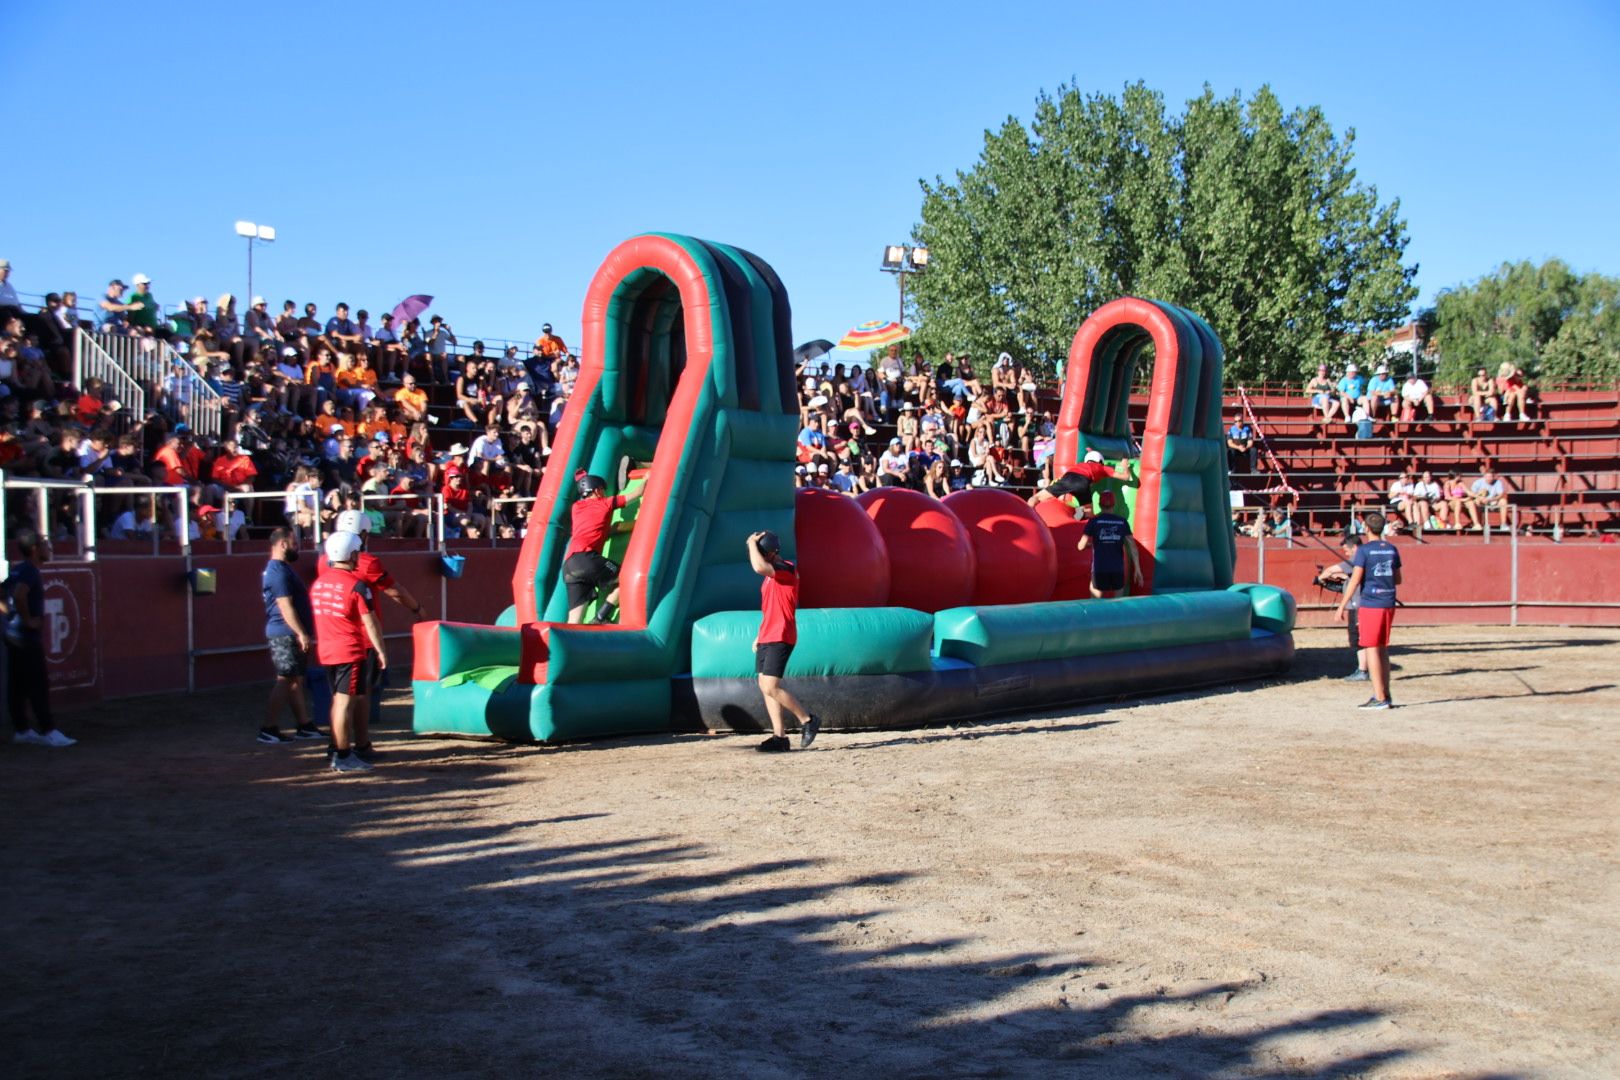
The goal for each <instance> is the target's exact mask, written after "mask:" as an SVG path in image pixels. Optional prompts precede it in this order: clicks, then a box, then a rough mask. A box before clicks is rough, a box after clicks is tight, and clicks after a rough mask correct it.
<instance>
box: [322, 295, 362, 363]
mask: <svg viewBox="0 0 1620 1080" xmlns="http://www.w3.org/2000/svg"><path fill="white" fill-rule="evenodd" d="M326 340H327V341H329V342H331V343H332V348H334V349H340V350H342V351H343V352H349V353H354V354H356V355H357V356H364V355H365V340H364V338H362V337H361V335H360V327H359V325H358V324H357V323H356V322H355V321H354V320H353V319H351V318H349V305H348V304H344V303H339V304H338V306H337V314H336V315H333V316H332V317H331V318H330V319H327V320H326Z"/></svg>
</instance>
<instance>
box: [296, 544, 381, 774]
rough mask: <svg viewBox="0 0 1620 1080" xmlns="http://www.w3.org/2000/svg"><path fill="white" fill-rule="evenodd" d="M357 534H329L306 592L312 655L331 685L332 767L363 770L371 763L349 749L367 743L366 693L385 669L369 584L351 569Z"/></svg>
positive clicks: (355, 770) (378, 624)
mask: <svg viewBox="0 0 1620 1080" xmlns="http://www.w3.org/2000/svg"><path fill="white" fill-rule="evenodd" d="M359 552H360V537H358V536H356V535H355V534H354V533H347V532H339V533H333V534H332V535H331V536H329V537H327V540H326V558H327V561H328V563H329V565H328V567H327V569H326V571H325V573H323V574H321V575H320V577H318V578H316V579H315V587H314V588H313V589H311V590H310V594H309V599H310V606H311V608H312V609H313V611H314V616H315V640H316V646H315V650H316V655H317V656H318V657H319V658H320V661H321V664H322V665H324V666H325V668H326V679H327V682H328V684H329V685H330V686H331V688H332V720H331V729H332V730H331V734H332V766H331V767H332V771H333V772H339V773H367V772H370V771H371V763H370V762H369V761H367V760H366V759H365V758H364V757H363V756H361V755H360V754H357V753H355V752H354V751H355V747H356V746H357V745H366V746H369V745H370V743H371V723H370V717H369V715H368V705H367V700H366V699H367V697H368V696H369V695H370V694H371V690H372V687H374V686H375V685H376V684H377V682H378V681H379V680H380V679H381V677H382V673H383V672H384V671H386V670H387V668H388V651H387V648H386V647H385V646H384V644H383V634H382V624H381V623H380V622H378V621H377V603H376V599H375V598H374V597H373V596H372V593H371V587H370V586H369V585H367V584H366V583H365V582H364V581H363V580H361V578H360V577H359V575H358V574H356V573H355V571H354V558H355V556H356V555H357V554H359Z"/></svg>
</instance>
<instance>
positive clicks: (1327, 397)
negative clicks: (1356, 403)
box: [1305, 364, 1339, 424]
mask: <svg viewBox="0 0 1620 1080" xmlns="http://www.w3.org/2000/svg"><path fill="white" fill-rule="evenodd" d="M1333 391H1334V387H1333V380H1332V379H1331V378H1330V377H1329V376H1328V369H1327V365H1326V364H1318V365H1316V374H1315V375H1314V376H1312V378H1311V379H1310V381H1309V382H1307V383H1306V384H1305V396H1306V397H1308V398H1310V399H1311V408H1312V409H1313V410H1314V411H1315V412H1316V413H1317V414H1318V415H1319V416H1320V418H1321V420H1322V423H1324V424H1326V423H1328V422H1330V421H1331V420H1332V419H1333V416H1334V414H1335V413H1337V412H1338V411H1339V398H1338V395H1336V394H1335V393H1334V392H1333Z"/></svg>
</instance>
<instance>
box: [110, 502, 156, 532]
mask: <svg viewBox="0 0 1620 1080" xmlns="http://www.w3.org/2000/svg"><path fill="white" fill-rule="evenodd" d="M156 528H157V525H156V523H155V522H154V521H153V515H152V497H151V496H150V495H137V496H136V497H135V504H134V505H133V506H131V507H130V508H129V509H128V510H125V511H124V512H123V513H122V514H119V515H118V517H116V518H114V519H113V523H112V528H111V529H109V530H108V531H107V535H108V536H109V537H111V538H112V539H114V540H147V539H150V538H151V536H152V535H153V533H154V531H155V530H156Z"/></svg>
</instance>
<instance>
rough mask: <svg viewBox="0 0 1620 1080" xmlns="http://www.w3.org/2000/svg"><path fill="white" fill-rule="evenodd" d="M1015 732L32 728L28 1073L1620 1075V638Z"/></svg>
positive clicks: (233, 719) (14, 905)
mask: <svg viewBox="0 0 1620 1080" xmlns="http://www.w3.org/2000/svg"><path fill="white" fill-rule="evenodd" d="M1399 638H1400V640H1401V642H1402V645H1401V646H1400V647H1398V649H1397V655H1396V660H1397V662H1398V663H1399V664H1401V665H1402V670H1401V671H1400V672H1398V675H1397V678H1398V681H1397V683H1396V698H1397V701H1398V702H1399V703H1400V704H1401V706H1402V707H1401V708H1399V709H1397V710H1396V711H1394V712H1391V713H1385V714H1367V713H1360V712H1357V711H1356V710H1355V709H1354V708H1353V706H1354V705H1355V704H1357V703H1358V702H1360V701H1361V700H1363V699H1364V698H1365V697H1366V696H1367V692H1366V689H1365V687H1363V686H1346V685H1344V684H1342V683H1340V682H1339V681H1337V676H1338V675H1340V674H1342V672H1343V671H1344V669H1345V657H1346V655H1347V653H1346V651H1345V650H1343V649H1342V648H1341V647H1340V643H1341V642H1342V635H1341V633H1340V632H1338V631H1304V632H1302V633H1301V634H1300V635H1299V641H1300V646H1301V649H1300V658H1299V663H1298V665H1297V667H1296V669H1295V673H1294V675H1293V677H1292V678H1291V679H1290V680H1289V681H1286V682H1281V683H1274V684H1268V685H1261V684H1251V685H1246V686H1241V687H1237V688H1234V689H1231V690H1227V691H1224V692H1216V693H1212V694H1208V695H1199V696H1191V695H1189V696H1177V697H1169V698H1161V699H1155V700H1151V701H1131V702H1125V703H1121V704H1117V705H1110V706H1097V707H1091V708H1086V709H1083V710H1080V711H1078V712H1076V713H1065V714H1062V715H1058V714H1043V715H1040V716H1038V717H1035V718H1033V719H1026V720H1022V721H1021V722H1016V723H987V724H974V725H967V726H962V727H958V728H943V729H934V730H929V731H918V732H906V733H899V734H896V733H875V734H867V735H841V734H838V733H831V734H828V735H825V736H823V738H822V740H821V742H820V743H819V744H818V745H817V746H816V747H815V748H814V749H813V750H811V751H809V752H806V753H797V752H796V753H793V754H789V755H783V756H779V757H765V756H763V755H760V754H757V753H755V752H754V750H753V744H754V741H755V740H754V739H744V738H735V737H731V738H708V737H703V736H682V737H678V738H670V737H660V738H644V739H623V740H614V741H609V742H601V743H593V744H587V745H575V746H566V747H562V748H556V749H541V748H537V747H510V746H504V745H499V744H486V743H481V742H475V741H427V740H418V739H414V738H411V737H409V735H408V734H407V731H408V719H409V717H408V698H407V696H406V695H405V694H399V695H395V696H392V697H391V698H390V699H389V710H388V711H389V714H390V719H389V727H390V729H391V730H389V731H388V732H386V733H385V737H384V738H382V739H380V740H379V743H380V744H381V745H382V746H383V747H384V748H385V749H386V750H387V751H388V755H389V756H388V760H387V762H386V764H385V765H384V766H382V767H380V768H379V769H378V771H377V773H376V774H375V775H374V776H371V777H364V778H341V777H334V776H331V775H329V774H327V773H325V772H323V771H321V769H320V768H319V764H320V761H321V757H322V754H321V750H320V749H319V748H318V744H317V747H309V746H293V747H287V748H275V747H261V746H258V745H256V744H254V743H252V742H251V736H252V733H253V730H254V728H255V726H256V722H257V718H258V710H259V707H260V702H261V701H262V699H263V689H262V688H253V689H250V690H234V691H222V692H215V693H205V694H198V695H195V696H192V697H189V698H187V697H173V698H165V699H157V700H146V701H140V702H135V703H120V704H118V705H114V706H110V707H107V708H105V709H102V710H98V711H96V712H92V713H84V714H80V715H78V716H73V717H69V718H67V719H66V720H65V721H64V725H63V726H64V727H66V728H67V729H68V730H69V732H70V733H71V734H73V735H76V736H79V737H80V738H81V739H82V740H83V742H82V744H81V745H80V746H78V747H75V748H73V749H71V750H66V751H51V750H46V749H44V748H39V747H17V746H11V745H6V746H0V808H3V810H4V813H5V828H4V833H3V836H4V839H3V841H0V860H3V861H0V865H3V867H4V873H3V875H0V902H3V904H4V909H5V911H6V912H7V918H6V922H5V929H4V932H3V938H0V939H3V941H4V945H3V946H0V1052H3V1053H4V1054H5V1055H6V1057H8V1058H9V1059H10V1060H9V1061H8V1062H7V1063H6V1066H5V1068H4V1069H3V1071H4V1073H5V1074H6V1075H9V1076H16V1077H33V1076H67V1075H73V1076H227V1077H234V1076H260V1075H270V1074H274V1075H278V1076H286V1077H304V1076H318V1075H342V1076H344V1077H346V1078H351V1080H355V1078H366V1077H374V1076H375V1077H382V1076H401V1077H415V1076H447V1075H448V1076H478V1075H507V1076H517V1075H529V1076H589V1077H676V1078H684V1077H730V1076H743V1077H795V1076H838V1077H851V1076H883V1077H935V1076H980V1077H982V1076H1020V1077H1022V1076H1029V1077H1052V1076H1131V1075H1153V1076H1186V1077H1203V1076H1218V1077H1248V1076H1335V1077H1337V1076H1362V1075H1367V1076H1548V1077H1554V1076H1557V1077H1562V1076H1591V1077H1613V1076H1616V1075H1620V1050H1617V1048H1616V1044H1617V1042H1620V888H1617V886H1620V864H1617V857H1616V856H1617V846H1616V838H1617V833H1620V797H1617V795H1616V776H1617V775H1620V749H1617V739H1616V722H1617V721H1620V689H1617V688H1616V685H1615V684H1616V683H1617V682H1620V678H1617V676H1616V669H1617V659H1616V658H1617V656H1620V651H1617V649H1616V645H1617V644H1620V633H1616V632H1613V631H1597V630H1590V629H1558V628H1536V629H1473V628H1447V629H1426V630H1416V629H1407V630H1401V631H1399Z"/></svg>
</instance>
